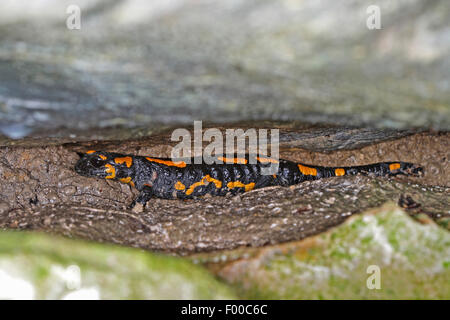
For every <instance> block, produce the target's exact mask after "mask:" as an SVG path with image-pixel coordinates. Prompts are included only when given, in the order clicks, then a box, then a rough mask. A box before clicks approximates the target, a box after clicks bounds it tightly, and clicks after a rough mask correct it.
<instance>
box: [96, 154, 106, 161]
mask: <svg viewBox="0 0 450 320" xmlns="http://www.w3.org/2000/svg"><path fill="white" fill-rule="evenodd" d="M98 156H99V157H100V159H102V160H106V159H108V158H107V157H105V156H104V155H102V154H99V155H98Z"/></svg>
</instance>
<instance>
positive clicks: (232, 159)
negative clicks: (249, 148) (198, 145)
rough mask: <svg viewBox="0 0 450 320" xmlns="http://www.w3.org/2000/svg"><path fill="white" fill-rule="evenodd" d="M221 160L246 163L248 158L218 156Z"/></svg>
mask: <svg viewBox="0 0 450 320" xmlns="http://www.w3.org/2000/svg"><path fill="white" fill-rule="evenodd" d="M217 159H219V160H220V161H223V162H225V163H238V164H246V163H247V159H245V158H225V157H217Z"/></svg>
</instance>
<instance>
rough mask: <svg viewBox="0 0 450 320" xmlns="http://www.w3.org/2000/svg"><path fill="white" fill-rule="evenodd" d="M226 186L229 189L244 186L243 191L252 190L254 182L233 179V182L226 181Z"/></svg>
mask: <svg viewBox="0 0 450 320" xmlns="http://www.w3.org/2000/svg"><path fill="white" fill-rule="evenodd" d="M227 187H228V188H229V189H233V188H245V191H250V190H253V188H254V187H255V183H254V182H250V183H248V184H243V183H242V182H240V181H235V182H228V183H227Z"/></svg>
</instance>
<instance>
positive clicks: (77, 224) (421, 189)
mask: <svg viewBox="0 0 450 320" xmlns="http://www.w3.org/2000/svg"><path fill="white" fill-rule="evenodd" d="M250 125H252V127H256V128H264V127H271V128H273V127H274V123H263V122H262V123H259V124H257V126H255V123H252V124H245V123H240V124H239V125H235V126H237V127H240V128H243V129H244V130H245V128H246V126H247V127H250ZM225 127H230V126H224V125H222V127H219V128H222V129H223V128H225ZM231 127H232V126H231ZM276 127H278V128H280V141H281V144H280V157H281V158H283V159H288V160H292V161H299V162H300V161H301V162H303V163H309V164H316V165H329V166H348V165H360V164H366V163H371V162H378V161H407V162H414V163H418V164H421V165H422V166H423V167H424V174H423V176H421V177H405V176H397V177H390V178H380V177H363V176H353V177H336V178H329V179H324V180H320V181H309V182H304V183H302V184H300V185H296V186H292V187H287V188H286V187H270V188H264V189H259V190H254V191H251V192H248V193H246V194H242V195H238V196H235V197H209V198H203V199H196V200H186V201H182V200H163V199H152V200H151V202H149V204H148V205H147V208H146V209H145V211H144V212H143V213H134V212H132V211H130V210H128V209H127V205H128V204H130V203H131V201H132V200H133V199H134V197H136V196H137V191H136V190H135V189H132V188H131V187H130V186H128V185H124V184H120V183H118V182H115V181H107V180H100V179H94V178H86V177H82V176H79V175H77V174H76V173H75V172H74V170H73V166H74V164H75V162H76V161H77V160H78V155H77V153H76V152H77V151H86V150H87V149H96V150H106V151H116V152H123V153H129V154H138V155H152V156H156V157H164V156H168V155H169V154H170V150H171V146H173V145H174V144H175V143H174V142H171V141H170V133H171V130H161V131H158V132H157V133H155V134H151V135H148V136H143V137H140V138H135V139H129V138H128V137H126V138H124V139H116V140H105V139H101V138H103V137H102V136H101V134H100V135H99V137H100V138H99V140H93V141H87V140H86V139H82V138H80V136H76V137H74V138H67V137H66V138H58V137H56V138H51V139H32V138H27V139H24V140H14V141H12V140H8V139H5V140H4V141H2V146H1V147H0V176H1V179H2V181H3V182H2V192H1V195H0V228H2V229H27V230H30V229H31V230H40V231H45V232H50V233H55V234H63V235H65V236H69V237H79V238H84V239H89V240H93V241H99V242H110V243H117V244H122V245H126V246H133V247H139V248H143V249H147V250H155V251H164V252H173V253H176V254H190V253H196V252H206V251H214V250H222V249H234V248H237V247H242V246H244V247H245V246H263V245H266V244H278V243H282V242H288V241H294V240H300V239H303V238H305V237H308V236H311V235H314V234H318V233H320V232H323V231H325V230H327V229H329V228H330V227H333V226H336V225H338V224H340V223H342V222H343V221H344V220H345V219H347V217H349V216H351V215H353V214H358V213H360V212H362V211H364V210H366V209H368V208H372V207H378V206H380V205H382V204H383V203H385V202H387V201H392V200H393V201H396V202H399V204H400V205H401V206H403V207H406V208H407V209H408V210H409V212H410V213H411V215H417V214H426V215H428V216H429V217H431V218H432V219H434V220H440V219H445V218H448V217H449V216H450V211H449V208H450V206H449V203H450V196H449V194H450V192H449V191H450V168H449V157H450V133H447V132H430V131H422V132H413V131H398V130H378V129H367V128H348V127H330V126H328V127H326V126H318V125H301V124H299V123H293V122H291V123H277V124H276ZM206 128H207V126H205V128H204V129H206ZM188 129H189V128H188ZM86 135H89V133H86ZM405 199H406V200H405Z"/></svg>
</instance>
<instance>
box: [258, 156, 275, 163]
mask: <svg viewBox="0 0 450 320" xmlns="http://www.w3.org/2000/svg"><path fill="white" fill-rule="evenodd" d="M256 159H257V160H258V161H259V162H261V163H267V162H270V163H278V160H275V159H271V158H261V157H256Z"/></svg>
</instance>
